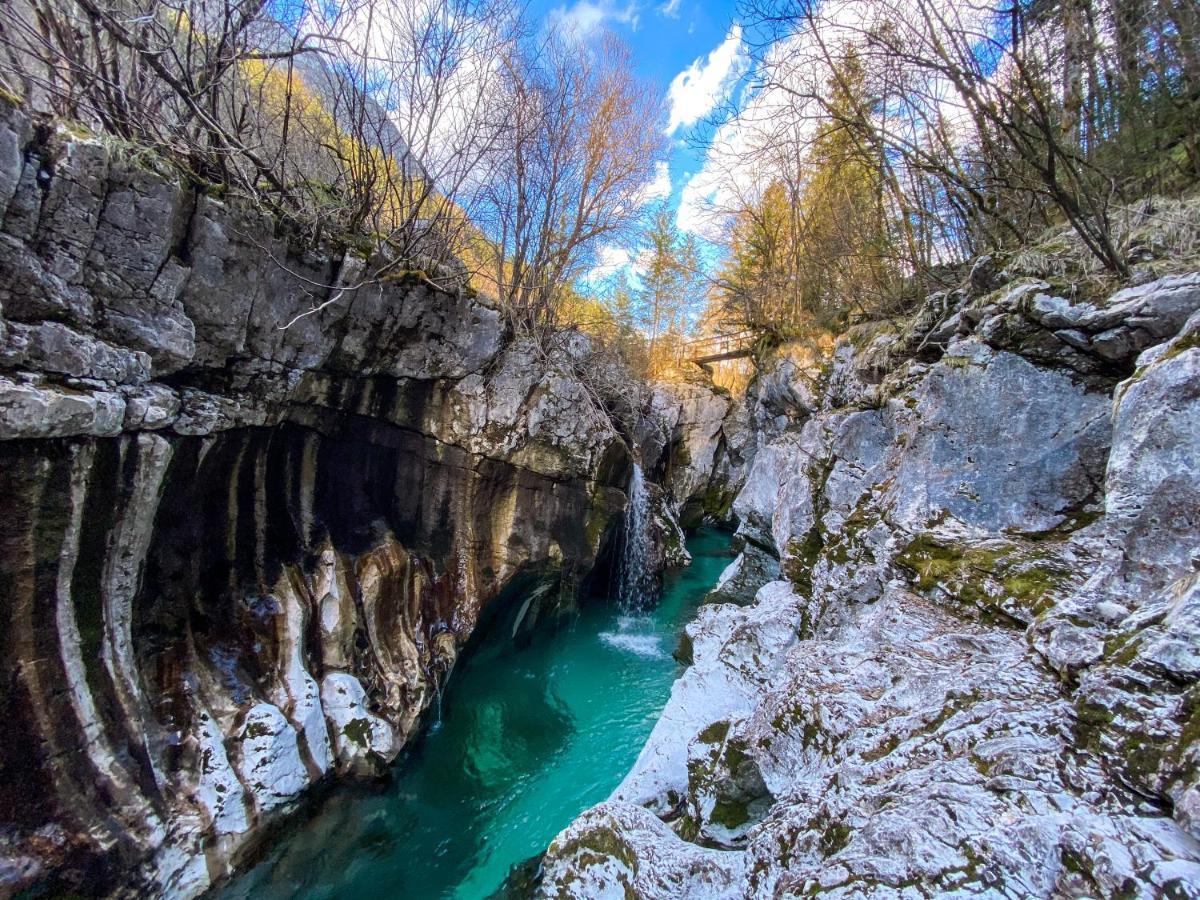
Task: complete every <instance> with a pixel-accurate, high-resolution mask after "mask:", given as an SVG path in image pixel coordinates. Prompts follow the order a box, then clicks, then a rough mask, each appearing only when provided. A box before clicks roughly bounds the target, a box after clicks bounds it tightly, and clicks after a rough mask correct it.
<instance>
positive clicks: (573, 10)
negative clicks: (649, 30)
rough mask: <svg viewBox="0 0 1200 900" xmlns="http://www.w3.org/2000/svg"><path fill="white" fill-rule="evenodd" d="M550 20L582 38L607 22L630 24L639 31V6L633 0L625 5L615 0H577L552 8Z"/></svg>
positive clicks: (577, 37) (572, 34) (567, 31)
mask: <svg viewBox="0 0 1200 900" xmlns="http://www.w3.org/2000/svg"><path fill="white" fill-rule="evenodd" d="M550 21H551V23H553V24H554V25H556V26H557V27H559V28H561V29H562V30H563V31H564V32H565V33H566V34H569V35H571V36H573V37H575V38H576V39H580V40H582V39H583V38H586V37H588V36H589V35H590V34H591V33H592V32H594V31H595V30H596V29H597V28H599V27H600V26H601V25H604V24H605V23H607V22H614V23H616V24H618V25H628V26H629V27H630V28H632V29H633V30H634V31H637V27H638V21H639V16H638V6H637V4H636V3H634V2H632V0H631V2H629V3H627V4H625V5H624V6H622V5H620V4H618V3H614V2H613V0H576V2H575V4H574V5H573V6H570V7H567V6H559V7H557V8H555V9H553V10H551V11H550Z"/></svg>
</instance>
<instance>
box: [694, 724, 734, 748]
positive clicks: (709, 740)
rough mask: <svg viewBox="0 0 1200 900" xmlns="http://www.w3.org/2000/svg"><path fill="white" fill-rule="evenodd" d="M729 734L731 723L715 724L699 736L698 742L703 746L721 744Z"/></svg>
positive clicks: (697, 736)
mask: <svg viewBox="0 0 1200 900" xmlns="http://www.w3.org/2000/svg"><path fill="white" fill-rule="evenodd" d="M727 734H729V723H728V722H726V721H720V722H713V723H712V724H711V725H709V726H708V727H707V728H705V729H704V730H703V731H701V732H700V733H699V734H698V735H696V740H698V741H699V742H700V743H702V744H719V743H721V741H723V740H725V736H726V735H727Z"/></svg>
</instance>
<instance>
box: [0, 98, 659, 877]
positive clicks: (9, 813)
mask: <svg viewBox="0 0 1200 900" xmlns="http://www.w3.org/2000/svg"><path fill="white" fill-rule="evenodd" d="M0 102H2V101H0ZM365 264H366V263H365V261H364V260H362V259H360V258H359V257H357V256H355V255H354V252H353V251H352V250H345V249H341V250H335V249H332V248H331V247H327V248H313V247H302V248H297V247H296V246H294V245H293V244H292V243H290V242H289V241H288V240H287V238H286V235H285V234H284V233H283V232H282V229H281V226H280V225H279V223H277V222H275V221H273V220H271V219H269V218H265V217H263V216H262V215H260V214H258V213H254V212H251V211H248V210H246V209H244V208H242V207H239V206H238V205H237V204H236V203H233V202H225V201H223V200H222V199H219V198H218V197H216V196H213V195H211V192H206V191H203V190H197V189H196V188H194V187H190V186H188V185H186V184H184V183H183V182H181V181H180V180H179V178H178V177H176V176H175V175H174V174H173V173H172V172H171V171H170V170H168V169H166V168H165V167H162V166H161V165H160V164H159V163H157V162H156V161H155V159H154V157H153V156H152V155H150V154H148V153H146V152H144V151H141V150H138V149H136V148H131V147H127V146H124V145H121V144H120V143H119V142H114V141H112V140H109V139H106V138H101V137H90V136H80V135H77V134H72V133H71V132H69V131H67V130H65V129H63V128H62V127H60V126H55V125H53V124H52V123H47V122H32V121H30V120H28V119H26V118H25V117H23V116H22V115H21V114H19V113H18V112H17V111H15V110H12V109H9V108H7V107H6V108H5V109H4V110H3V115H0V498H2V501H3V512H4V516H3V522H2V523H0V607H2V610H0V615H2V617H3V621H4V627H3V629H0V654H2V655H3V657H4V660H5V667H6V672H7V673H8V674H7V677H6V678H5V680H4V681H3V683H2V685H0V710H2V715H3V723H4V727H3V729H0V893H7V892H9V891H12V890H14V889H19V888H21V887H24V886H38V887H39V888H46V887H47V886H48V887H49V888H52V889H56V890H65V891H71V890H79V891H84V892H86V893H88V894H92V895H102V894H139V893H158V894H161V895H166V896H173V897H179V896H189V895H194V894H196V893H198V892H199V891H202V890H203V889H204V888H205V887H206V886H207V885H208V884H209V883H211V882H212V881H213V880H214V879H217V878H219V877H221V876H223V875H224V874H226V872H227V871H228V869H229V866H230V864H231V861H233V860H236V859H237V857H238V854H239V851H244V850H245V849H246V848H247V847H248V846H249V845H250V844H251V843H252V839H253V838H254V837H255V836H256V835H258V834H261V833H262V827H261V826H262V825H263V824H264V823H265V822H267V821H268V820H270V819H271V818H272V815H273V814H277V813H278V812H280V811H281V810H283V809H285V808H287V807H288V806H289V805H290V804H291V803H292V801H293V800H294V799H295V798H296V797H297V796H299V795H300V794H301V793H302V792H303V791H304V790H305V789H306V788H307V787H308V786H310V785H312V784H314V783H316V782H318V781H320V780H322V779H324V778H326V777H328V776H330V775H333V774H336V773H347V772H364V771H365V772H374V771H376V770H377V769H378V768H379V767H380V766H382V765H383V764H385V763H386V762H388V761H389V760H391V759H393V758H394V757H395V756H396V754H397V753H398V752H399V751H400V748H401V747H402V746H403V745H404V743H405V741H406V740H407V739H408V738H409V737H410V735H412V733H413V731H414V729H415V728H416V727H417V724H418V718H419V717H420V715H421V713H422V711H423V710H425V709H426V708H427V707H429V705H430V703H431V701H432V700H433V698H434V694H435V692H436V690H437V689H438V686H439V684H440V682H441V681H442V680H443V679H444V678H445V676H446V674H447V672H448V671H449V670H450V668H451V666H452V665H453V664H454V661H455V658H456V655H457V654H458V652H459V650H460V648H461V647H462V646H463V644H464V642H465V641H466V640H467V638H468V636H469V635H470V634H471V633H472V630H473V629H474V627H475V625H476V623H477V622H478V621H479V619H480V616H481V614H482V613H483V612H484V611H485V610H486V608H487V606H488V605H489V604H490V603H492V602H493V601H495V600H496V599H497V598H498V597H502V596H506V594H505V592H506V591H508V590H510V589H512V590H515V589H516V588H517V587H519V586H521V585H530V586H532V585H534V584H536V585H538V586H540V588H541V589H539V590H537V591H527V592H525V593H524V594H523V597H522V599H524V598H525V597H532V598H534V600H533V601H531V602H530V603H528V604H526V605H525V608H524V610H523V613H522V624H523V627H531V625H532V624H533V623H535V622H537V621H540V620H543V619H544V618H545V616H546V615H547V614H550V613H553V612H554V611H555V610H557V609H559V608H560V607H562V606H564V605H569V604H570V603H571V602H572V601H573V597H574V592H575V589H576V587H577V586H578V584H579V581H580V579H581V578H582V577H583V576H584V575H585V574H586V573H587V572H588V570H589V569H590V568H591V567H592V565H593V564H594V562H595V560H596V558H597V554H598V552H599V551H600V549H601V547H602V544H603V542H604V541H605V539H606V536H611V534H612V531H613V529H614V528H615V527H616V525H617V521H618V519H619V514H620V512H621V510H622V508H623V506H624V503H625V498H624V494H623V493H622V489H623V487H624V485H625V483H626V480H627V479H628V477H629V471H630V460H629V454H628V450H627V445H628V441H627V440H626V439H625V438H622V436H621V435H619V434H617V432H616V431H615V430H614V428H613V425H612V423H611V422H610V420H609V418H608V417H607V416H606V415H605V412H604V410H603V409H601V408H599V407H598V406H597V405H596V404H595V403H594V402H593V401H591V400H590V399H589V396H588V395H587V392H586V391H585V388H584V386H583V384H582V383H581V382H580V380H579V379H578V378H577V377H576V373H578V372H580V371H583V370H585V369H587V368H589V367H594V366H596V365H598V364H599V363H597V362H596V361H595V360H594V359H593V351H592V348H591V346H590V345H589V343H588V341H587V340H586V339H585V338H583V337H582V336H580V335H577V334H566V335H564V336H563V337H562V339H561V340H560V341H559V343H558V344H557V346H555V347H553V348H551V349H550V351H549V353H548V354H543V353H541V352H538V353H535V352H534V351H533V349H532V348H531V347H529V346H526V345H523V344H521V343H519V342H517V343H514V342H512V341H509V340H506V339H505V338H504V337H503V334H502V332H503V327H502V321H501V316H500V314H499V313H498V311H497V310H496V309H495V308H493V307H492V306H490V305H488V304H487V303H485V302H483V301H480V300H478V299H475V298H473V297H472V296H471V295H470V294H469V293H468V292H465V291H447V290H442V289H439V288H438V287H435V286H434V285H433V284H431V283H430V282H429V281H428V279H427V278H426V277H425V276H424V275H423V273H418V272H408V273H403V274H401V275H399V276H397V277H393V278H390V279H389V280H387V281H385V282H383V283H373V284H369V285H366V286H361V287H357V288H355V287H354V285H355V284H356V283H357V282H358V280H359V274H360V273H361V271H362V270H363V268H364V266H365ZM343 289H344V291H343ZM339 292H342V293H340V294H339ZM334 297H336V302H334V303H331V304H329V305H328V306H327V307H325V308H324V309H322V310H321V311H320V312H317V313H314V314H312V315H308V316H305V317H303V318H300V319H298V320H297V321H295V323H294V324H293V325H291V326H290V327H287V328H283V327H282V326H283V325H285V324H286V323H288V322H289V321H292V320H293V319H294V318H295V317H296V316H297V315H299V314H300V313H303V312H305V311H306V310H309V309H311V308H313V307H314V306H316V305H318V304H320V303H321V302H323V301H325V300H327V299H330V298H334ZM672 427H674V423H673V424H672Z"/></svg>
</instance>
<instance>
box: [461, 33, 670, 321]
mask: <svg viewBox="0 0 1200 900" xmlns="http://www.w3.org/2000/svg"><path fill="white" fill-rule="evenodd" d="M506 75H507V78H508V80H509V92H510V97H511V103H510V104H509V105H508V106H507V107H506V110H507V112H508V115H509V116H510V122H509V124H510V130H509V131H508V132H507V133H506V138H505V143H503V145H502V150H501V154H500V156H501V164H500V167H499V169H498V170H497V172H496V173H495V177H494V178H493V181H492V184H491V187H490V189H489V193H488V203H487V214H486V215H485V216H484V217H483V222H484V224H485V227H486V229H487V231H488V234H489V236H490V237H491V238H492V240H493V251H494V255H493V271H494V279H495V286H496V290H497V294H498V296H499V298H500V301H501V304H502V305H503V306H504V308H505V309H506V310H507V311H508V313H509V319H510V322H511V324H512V327H513V329H514V331H515V332H516V333H517V334H519V335H522V336H526V337H530V338H533V339H535V340H537V341H544V340H545V339H546V337H547V336H548V335H549V334H550V333H551V332H552V331H553V330H554V329H555V328H556V327H558V326H560V325H561V324H563V323H561V322H560V321H559V320H558V309H559V302H558V301H559V295H560V292H561V291H562V290H563V288H564V286H566V285H569V284H570V283H571V282H573V281H574V280H575V278H576V277H577V276H578V275H579V274H580V273H581V271H582V270H583V268H584V267H586V266H587V265H588V264H590V263H591V262H592V261H593V259H594V256H595V253H596V251H597V249H598V248H599V245H600V243H601V242H602V241H604V240H614V239H616V238H617V237H618V236H620V235H621V234H622V233H623V232H625V231H626V230H627V229H629V228H630V227H631V226H632V225H633V224H634V223H635V222H636V220H637V217H638V214H639V208H640V206H641V196H640V195H641V194H642V192H643V191H644V188H645V185H646V183H647V182H648V181H649V180H650V178H651V177H652V175H653V171H654V163H655V162H656V160H657V158H658V156H659V154H660V151H661V150H662V148H663V146H664V141H665V138H664V136H663V131H662V118H663V115H662V109H661V101H660V100H659V98H658V97H657V96H656V94H655V93H654V92H653V91H652V89H651V88H650V87H649V86H648V85H645V84H641V83H639V82H638V81H637V80H636V79H635V78H634V77H633V75H632V73H631V70H630V62H629V50H628V48H627V47H626V46H625V45H623V44H622V43H620V42H619V41H618V40H617V39H616V38H615V37H613V36H611V35H608V36H605V37H603V38H602V39H601V40H600V41H599V42H598V43H596V44H595V45H588V46H581V45H579V44H577V43H572V42H570V41H568V40H566V39H564V38H563V37H562V36H561V35H557V34H550V35H548V36H547V37H546V38H545V39H544V40H542V41H541V42H540V43H539V44H538V46H536V47H535V48H533V49H532V50H528V51H526V52H525V53H524V54H523V55H522V56H521V57H518V58H513V59H510V60H508V65H507V72H506Z"/></svg>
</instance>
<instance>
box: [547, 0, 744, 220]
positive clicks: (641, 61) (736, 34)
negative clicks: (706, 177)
mask: <svg viewBox="0 0 1200 900" xmlns="http://www.w3.org/2000/svg"><path fill="white" fill-rule="evenodd" d="M530 13H531V14H532V16H533V17H535V19H538V20H547V21H550V20H557V21H558V22H559V23H561V24H564V25H566V26H567V27H570V28H573V29H575V30H577V31H580V32H583V33H584V34H585V36H586V33H587V32H589V31H590V30H592V29H598V28H607V29H609V30H610V31H613V32H615V33H616V34H618V35H619V36H620V37H621V38H622V39H624V40H625V41H626V43H628V44H629V46H630V47H631V48H632V50H633V61H634V66H635V69H636V72H637V74H638V75H639V76H640V77H642V78H644V79H646V80H648V81H650V82H652V83H653V84H655V85H657V86H658V88H659V90H660V91H661V92H662V94H663V96H664V97H666V98H667V108H668V114H669V116H670V120H669V121H668V122H667V123H665V125H666V126H667V127H669V128H670V129H671V132H670V137H671V151H670V156H669V162H668V167H667V172H666V174H667V175H668V176H669V179H670V193H669V198H670V200H669V202H670V203H671V205H672V206H673V207H675V208H678V205H679V201H680V197H681V194H682V192H683V189H684V186H685V185H686V184H687V182H688V179H689V178H690V177H691V176H692V175H694V174H695V173H696V172H698V171H699V170H700V168H701V166H702V164H703V156H704V154H703V150H697V149H696V148H695V147H694V146H693V145H692V144H690V143H689V141H688V140H687V137H688V135H689V134H692V133H694V132H695V131H696V130H697V128H700V129H703V123H704V118H705V116H706V115H707V114H708V113H709V112H710V111H711V109H712V108H713V106H714V105H716V104H718V103H720V102H722V101H724V100H725V99H726V97H727V96H728V94H729V91H730V90H732V89H733V87H734V85H735V84H736V82H737V81H738V80H739V77H740V76H741V75H742V74H744V72H745V70H746V64H747V61H746V55H745V50H744V48H743V46H742V43H741V41H740V30H739V29H737V27H736V25H735V21H734V20H735V15H736V8H735V2H734V0H716V2H713V0H708V2H704V3H700V2H696V0H533V2H532V3H531V5H530ZM658 174H659V178H657V179H656V182H655V192H656V194H657V193H658V192H661V191H664V190H665V188H666V179H665V178H663V177H662V175H663V173H662V172H660V173H658ZM681 224H683V225H685V227H686V224H687V222H686V215H685V216H684V219H683V220H682V221H681Z"/></svg>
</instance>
